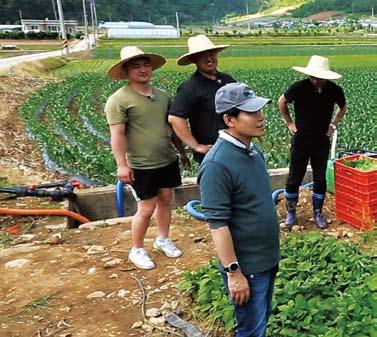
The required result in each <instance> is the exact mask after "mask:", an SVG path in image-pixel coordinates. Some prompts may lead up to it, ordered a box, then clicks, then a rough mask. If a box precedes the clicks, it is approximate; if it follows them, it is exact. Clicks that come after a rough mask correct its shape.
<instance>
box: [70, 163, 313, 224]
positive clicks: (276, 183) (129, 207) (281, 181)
mask: <svg viewBox="0 0 377 337" xmlns="http://www.w3.org/2000/svg"><path fill="white" fill-rule="evenodd" d="M287 175H288V169H286V168H284V169H272V170H269V176H270V182H271V186H272V191H274V190H276V189H278V188H284V187H285V182H286V179H287ZM311 180H312V171H311V169H310V168H308V172H307V174H306V176H305V178H304V183H306V182H309V181H311ZM77 196H78V198H77V202H76V203H75V204H73V203H72V202H69V203H68V204H67V206H66V207H67V208H68V209H69V210H73V211H75V212H77V213H80V214H81V215H83V216H85V217H87V218H89V219H90V220H91V221H96V220H104V219H110V218H117V217H118V214H117V207H116V192H115V185H114V186H108V187H100V188H91V189H85V190H80V191H78V192H77ZM123 196H124V202H123V206H124V210H125V215H126V216H131V215H134V214H135V212H136V209H137V204H136V201H135V199H134V197H133V196H132V194H131V193H130V192H129V191H127V190H126V189H125V190H124V193H123ZM194 199H200V192H199V188H198V185H197V184H196V178H188V179H184V181H183V185H182V186H179V187H177V188H175V189H174V199H173V206H174V208H176V207H182V206H184V205H185V204H186V203H187V202H188V201H190V200H194ZM67 221H68V223H67V225H68V228H75V227H77V226H78V225H79V224H78V223H76V221H74V220H72V219H70V218H69V219H68V220H67Z"/></svg>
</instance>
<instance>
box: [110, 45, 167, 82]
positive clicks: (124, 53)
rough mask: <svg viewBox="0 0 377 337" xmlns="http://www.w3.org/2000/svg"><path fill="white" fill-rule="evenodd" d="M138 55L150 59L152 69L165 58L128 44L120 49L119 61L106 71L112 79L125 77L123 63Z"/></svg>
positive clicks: (164, 61) (163, 62) (156, 67)
mask: <svg viewBox="0 0 377 337" xmlns="http://www.w3.org/2000/svg"><path fill="white" fill-rule="evenodd" d="M140 57H148V58H149V59H150V60H151V65H152V69H153V70H156V69H158V68H160V67H162V66H163V65H164V64H165V63H166V59H165V58H164V57H162V56H161V55H158V54H150V53H144V52H143V51H142V50H141V49H140V48H138V47H135V46H128V47H124V48H122V50H121V51H120V61H119V62H118V63H116V64H114V65H113V66H112V67H111V68H110V69H109V70H108V72H107V76H109V77H110V78H111V79H112V80H123V79H126V72H125V70H124V68H123V65H124V64H125V63H126V62H128V61H131V60H134V59H136V58H140Z"/></svg>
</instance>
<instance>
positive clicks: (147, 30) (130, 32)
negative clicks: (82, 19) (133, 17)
mask: <svg viewBox="0 0 377 337" xmlns="http://www.w3.org/2000/svg"><path fill="white" fill-rule="evenodd" d="M100 28H105V29H106V30H107V37H108V38H113V39H120V38H128V39H132V38H135V39H150V38H154V39H166V38H172V39H173V38H177V37H179V31H178V30H177V29H176V28H175V27H174V26H169V25H154V24H152V23H149V22H136V21H133V22H105V23H104V24H102V25H100Z"/></svg>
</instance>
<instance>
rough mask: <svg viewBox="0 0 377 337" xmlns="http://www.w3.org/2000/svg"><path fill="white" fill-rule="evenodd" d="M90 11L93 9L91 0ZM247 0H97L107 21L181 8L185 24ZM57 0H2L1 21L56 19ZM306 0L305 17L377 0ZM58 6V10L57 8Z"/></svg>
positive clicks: (275, 1)
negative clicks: (21, 18)
mask: <svg viewBox="0 0 377 337" xmlns="http://www.w3.org/2000/svg"><path fill="white" fill-rule="evenodd" d="M86 1H87V11H88V13H90V7H89V0H86ZM246 1H247V3H248V9H249V13H255V12H258V11H259V10H266V9H268V8H271V7H274V8H279V7H285V6H289V5H294V4H297V1H295V0H246ZM246 1H245V0H209V1H208V0H190V1H183V0H127V1H126V0H111V1H110V0H95V3H96V6H97V13H98V19H99V20H103V21H131V20H133V21H150V22H153V23H156V24H175V12H179V15H180V19H181V23H182V24H189V25H190V24H196V23H206V24H213V23H214V22H219V21H220V20H221V19H222V18H223V17H224V16H225V15H228V16H229V15H240V14H245V12H246ZM55 2H56V0H0V24H5V23H18V22H19V19H20V16H22V17H23V18H25V19H32V18H33V19H37V18H39V19H44V18H49V19H54V17H55V13H56V3H55ZM300 2H306V3H305V4H303V5H302V6H301V7H300V8H299V9H297V10H295V11H294V12H293V14H294V16H296V17H305V16H308V15H311V14H314V13H317V12H319V11H324V10H334V11H345V12H347V13H351V12H353V13H359V12H360V13H368V12H371V8H372V6H374V8H375V9H377V0H301V1H300ZM62 4H63V10H64V16H65V18H66V19H77V20H79V21H82V1H80V0H62ZM54 7H55V11H54Z"/></svg>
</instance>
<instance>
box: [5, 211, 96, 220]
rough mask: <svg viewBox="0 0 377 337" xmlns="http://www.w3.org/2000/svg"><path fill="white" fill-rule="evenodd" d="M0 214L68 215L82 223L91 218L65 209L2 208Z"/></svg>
mask: <svg viewBox="0 0 377 337" xmlns="http://www.w3.org/2000/svg"><path fill="white" fill-rule="evenodd" d="M0 215H21V216H25V215H48V216H49V215H55V216H67V217H70V218H73V219H75V220H76V221H79V222H81V223H88V222H90V220H89V219H88V218H86V217H84V216H82V215H80V214H78V213H75V212H72V211H68V210H64V209H15V208H0Z"/></svg>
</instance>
